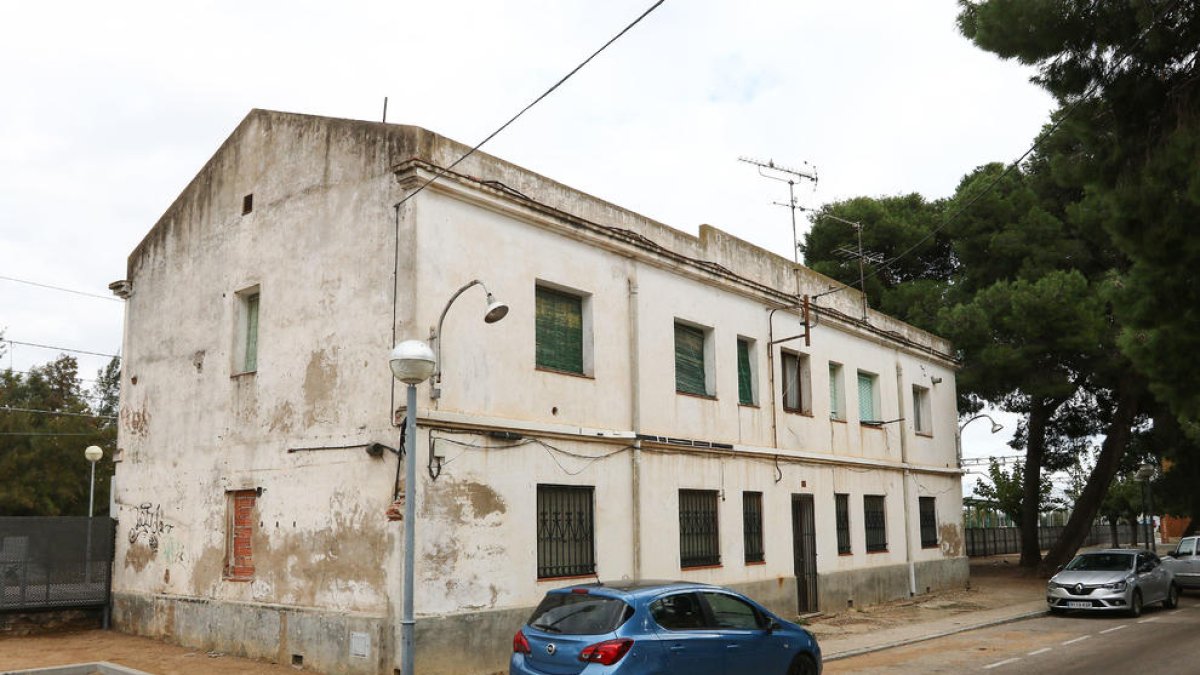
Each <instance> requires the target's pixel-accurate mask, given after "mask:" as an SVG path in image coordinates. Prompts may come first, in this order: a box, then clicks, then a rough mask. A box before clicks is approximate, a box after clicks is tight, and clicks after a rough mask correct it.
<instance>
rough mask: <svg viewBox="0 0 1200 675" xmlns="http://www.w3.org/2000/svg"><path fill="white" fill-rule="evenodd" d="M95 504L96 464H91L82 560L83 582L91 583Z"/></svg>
mask: <svg viewBox="0 0 1200 675" xmlns="http://www.w3.org/2000/svg"><path fill="white" fill-rule="evenodd" d="M95 504H96V463H95V462H92V487H91V489H90V490H89V491H88V521H87V549H86V550H85V552H84V558H83V582H84V583H86V584H90V583H92V512H93V511H94V507H95Z"/></svg>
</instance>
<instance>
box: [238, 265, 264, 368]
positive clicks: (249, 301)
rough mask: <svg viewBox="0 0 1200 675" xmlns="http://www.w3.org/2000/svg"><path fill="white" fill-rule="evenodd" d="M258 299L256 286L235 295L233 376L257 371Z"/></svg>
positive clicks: (258, 294)
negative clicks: (235, 326)
mask: <svg viewBox="0 0 1200 675" xmlns="http://www.w3.org/2000/svg"><path fill="white" fill-rule="evenodd" d="M260 297H261V295H260V293H259V287H258V286H253V287H251V288H247V289H246V290H243V291H239V292H238V293H236V298H237V337H236V341H235V343H234V356H233V371H234V374H238V373H253V372H254V371H256V370H258V306H259V298H260Z"/></svg>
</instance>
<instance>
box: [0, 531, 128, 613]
mask: <svg viewBox="0 0 1200 675" xmlns="http://www.w3.org/2000/svg"><path fill="white" fill-rule="evenodd" d="M115 536H116V521H115V520H112V519H111V518H86V517H54V518H51V517H23V518H0V590H2V591H3V592H2V593H0V611H17V610H31V609H63V608H74V607H99V606H103V605H107V604H108V601H109V594H110V589H111V587H112V584H111V581H112V558H113V543H114V537H115Z"/></svg>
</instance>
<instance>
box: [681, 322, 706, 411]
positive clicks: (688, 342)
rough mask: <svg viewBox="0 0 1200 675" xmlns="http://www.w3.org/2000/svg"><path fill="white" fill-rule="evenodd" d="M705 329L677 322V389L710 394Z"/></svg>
mask: <svg viewBox="0 0 1200 675" xmlns="http://www.w3.org/2000/svg"><path fill="white" fill-rule="evenodd" d="M704 339H705V335H704V330H703V329H701V328H696V327H695V326H689V325H687V324H683V323H678V322H676V324H675V391H678V392H681V393H684V394H696V395H699V396H708V395H710V392H709V390H708V379H707V375H706V372H705V365H704Z"/></svg>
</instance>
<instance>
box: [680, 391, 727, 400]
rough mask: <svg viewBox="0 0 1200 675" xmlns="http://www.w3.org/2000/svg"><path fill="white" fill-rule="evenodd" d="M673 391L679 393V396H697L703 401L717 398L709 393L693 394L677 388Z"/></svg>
mask: <svg viewBox="0 0 1200 675" xmlns="http://www.w3.org/2000/svg"><path fill="white" fill-rule="evenodd" d="M675 393H676V394H679V395H680V396H687V397H688V398H698V399H702V400H705V401H715V400H717V397H716V396H713V395H711V394H693V393H692V392H690V391H679V390H678V389H676V390H675Z"/></svg>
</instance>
